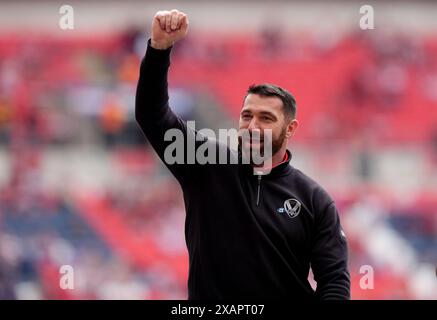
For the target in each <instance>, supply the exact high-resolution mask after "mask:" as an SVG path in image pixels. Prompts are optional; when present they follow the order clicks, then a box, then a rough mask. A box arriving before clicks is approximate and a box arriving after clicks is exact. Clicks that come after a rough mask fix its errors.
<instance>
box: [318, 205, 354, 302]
mask: <svg viewBox="0 0 437 320" xmlns="http://www.w3.org/2000/svg"><path fill="white" fill-rule="evenodd" d="M311 268H312V270H313V274H314V280H315V281H316V282H317V289H316V293H315V295H316V298H317V299H319V300H334V299H335V300H337V299H339V300H349V299H350V274H349V270H348V246H347V241H346V236H345V234H344V232H343V229H342V227H341V225H340V218H339V215H338V212H337V208H336V206H335V203H334V202H331V204H329V205H328V207H327V208H326V209H325V210H324V211H323V212H321V214H319V215H316V225H315V235H314V240H313V243H312V250H311Z"/></svg>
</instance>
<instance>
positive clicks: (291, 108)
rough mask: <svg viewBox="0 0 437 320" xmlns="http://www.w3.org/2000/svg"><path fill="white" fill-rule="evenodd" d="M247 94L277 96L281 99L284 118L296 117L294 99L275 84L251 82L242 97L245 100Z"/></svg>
mask: <svg viewBox="0 0 437 320" xmlns="http://www.w3.org/2000/svg"><path fill="white" fill-rule="evenodd" d="M249 94H258V95H260V96H264V97H278V98H279V99H281V101H282V104H283V107H284V113H285V116H286V118H287V117H288V118H289V119H294V118H296V112H297V108H296V99H295V98H294V97H293V95H292V94H291V93H290V92H288V91H287V90H285V89H282V88H281V87H279V86H277V85H274V84H269V83H263V84H257V85H255V84H253V85H251V86H250V87H249V89H247V93H246V96H245V97H244V100H246V97H247V96H248V95H249Z"/></svg>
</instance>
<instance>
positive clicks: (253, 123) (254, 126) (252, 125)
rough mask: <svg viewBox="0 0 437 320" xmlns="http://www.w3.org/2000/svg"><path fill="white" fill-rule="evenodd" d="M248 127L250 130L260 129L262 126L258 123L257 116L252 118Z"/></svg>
mask: <svg viewBox="0 0 437 320" xmlns="http://www.w3.org/2000/svg"><path fill="white" fill-rule="evenodd" d="M247 129H249V130H250V131H253V130H260V127H259V125H258V121H257V120H256V118H255V117H254V118H252V120H250V123H249V126H248V127H247Z"/></svg>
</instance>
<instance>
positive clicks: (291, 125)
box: [285, 119, 299, 138]
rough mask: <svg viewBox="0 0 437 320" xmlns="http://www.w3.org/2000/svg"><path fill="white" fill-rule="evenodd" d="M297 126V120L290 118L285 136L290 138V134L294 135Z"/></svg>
mask: <svg viewBox="0 0 437 320" xmlns="http://www.w3.org/2000/svg"><path fill="white" fill-rule="evenodd" d="M298 126H299V121H297V119H293V120H291V121H290V122H289V123H288V125H287V133H286V134H285V136H286V137H287V138H291V137H292V136H294V133H295V132H296V130H297V127H298Z"/></svg>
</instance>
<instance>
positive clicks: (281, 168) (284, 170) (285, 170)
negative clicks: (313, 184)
mask: <svg viewBox="0 0 437 320" xmlns="http://www.w3.org/2000/svg"><path fill="white" fill-rule="evenodd" d="M239 155H240V157H239V159H240V161H241V159H242V157H241V151H240V150H239ZM291 158H292V153H291V152H290V150H288V149H287V150H286V158H285V159H284V161H282V162H281V163H279V164H277V165H276V166H274V167H273V168H272V169H271V170H270V171H268V173H262V172H261V171H259V170H257V169H256V168H254V167H253V166H252V165H250V164H241V167H242V169H243V171H244V172H245V173H246V174H250V175H254V176H257V175H262V176H264V177H266V178H273V177H279V176H283V175H287V174H289V173H290V172H291V170H292V168H291V166H290V161H291Z"/></svg>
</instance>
